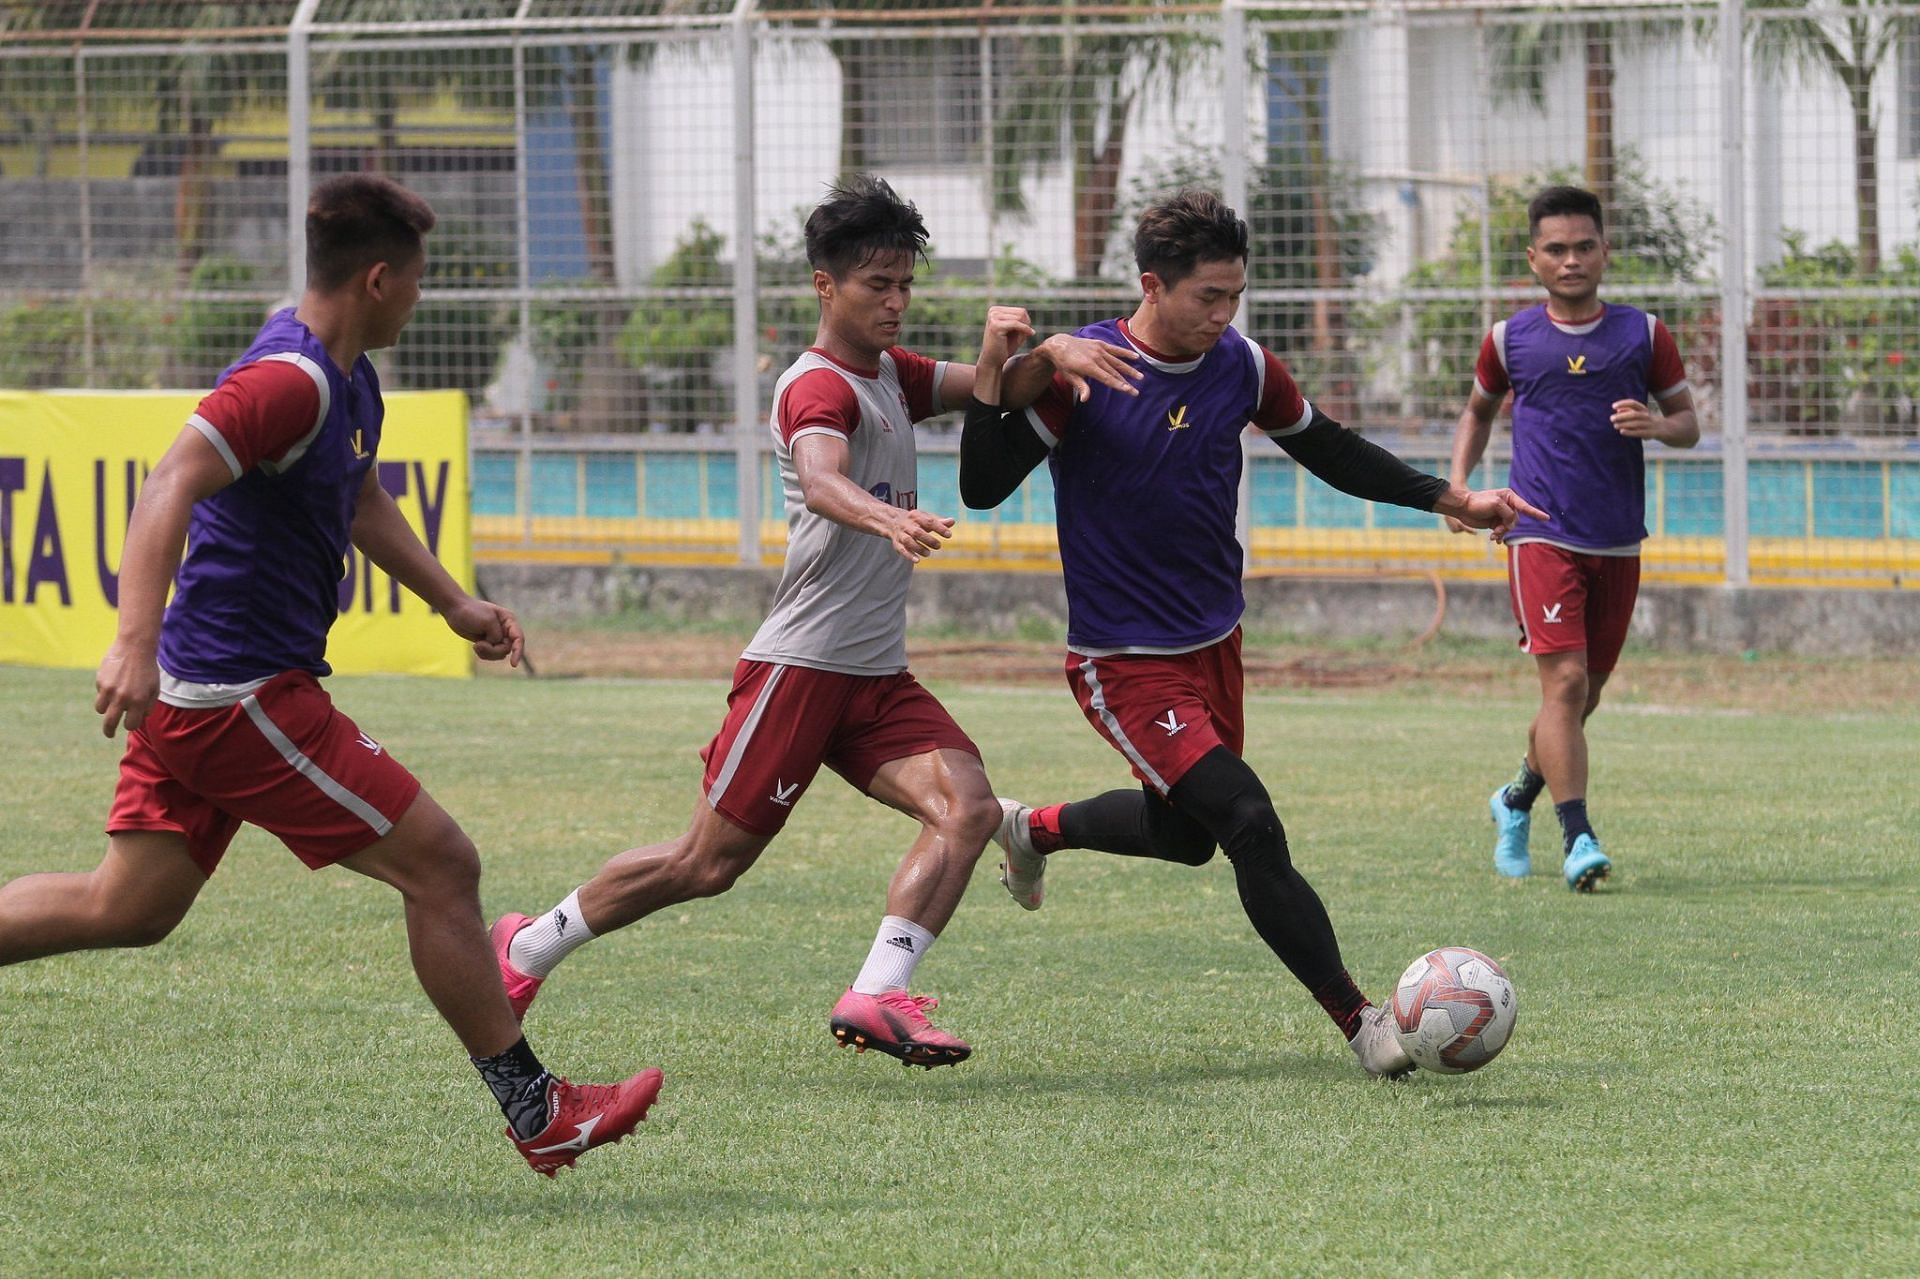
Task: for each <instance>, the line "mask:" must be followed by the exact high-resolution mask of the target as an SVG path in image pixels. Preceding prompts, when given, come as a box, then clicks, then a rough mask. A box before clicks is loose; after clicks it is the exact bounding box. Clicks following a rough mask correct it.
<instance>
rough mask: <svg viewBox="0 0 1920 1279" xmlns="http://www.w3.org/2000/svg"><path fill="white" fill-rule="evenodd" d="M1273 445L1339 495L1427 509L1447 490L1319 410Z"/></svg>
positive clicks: (1436, 478)
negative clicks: (1331, 487)
mask: <svg viewBox="0 0 1920 1279" xmlns="http://www.w3.org/2000/svg"><path fill="white" fill-rule="evenodd" d="M1274 443H1276V444H1278V445H1279V446H1280V447H1281V448H1283V449H1285V450H1286V451H1287V453H1288V455H1289V456H1291V457H1292V458H1293V460H1294V461H1296V462H1298V463H1300V465H1302V466H1304V467H1306V468H1307V469H1308V470H1309V471H1311V472H1313V474H1314V475H1316V476H1318V477H1319V478H1320V479H1322V480H1325V481H1326V482H1327V483H1329V484H1331V485H1333V487H1335V488H1337V489H1339V490H1340V491H1341V492H1342V493H1351V494H1352V495H1353V496H1355V497H1363V498H1366V499H1367V500H1368V501H1370V502H1391V503H1393V504H1394V505H1395V506H1411V507H1413V508H1414V509H1415V510H1417V511H1431V510H1432V509H1433V504H1434V503H1435V502H1437V501H1439V500H1440V497H1441V495H1442V494H1443V493H1445V492H1446V491H1447V482H1446V481H1445V480H1443V479H1441V478H1440V477H1439V476H1437V475H1428V474H1427V473H1426V472H1425V471H1416V470H1414V469H1413V468H1412V467H1411V466H1408V465H1407V464H1406V463H1405V462H1403V461H1401V460H1400V459H1399V458H1398V457H1396V456H1395V455H1394V454H1392V453H1389V452H1387V451H1386V450H1385V449H1383V448H1381V447H1380V446H1379V445H1378V444H1375V443H1374V442H1373V441H1371V440H1369V439H1367V438H1366V437H1365V436H1362V435H1357V434H1355V433H1354V432H1352V431H1349V430H1348V429H1347V428H1346V427H1344V426H1342V425H1340V424H1339V423H1338V422H1336V421H1334V420H1333V419H1332V418H1330V417H1328V416H1327V415H1326V414H1324V413H1322V412H1321V411H1320V410H1319V409H1315V410H1314V411H1313V421H1312V422H1311V423H1309V424H1308V426H1307V429H1306V430H1304V431H1300V432H1298V433H1297V434H1294V435H1283V436H1281V437H1280V438H1279V439H1277V440H1275V441H1274Z"/></svg>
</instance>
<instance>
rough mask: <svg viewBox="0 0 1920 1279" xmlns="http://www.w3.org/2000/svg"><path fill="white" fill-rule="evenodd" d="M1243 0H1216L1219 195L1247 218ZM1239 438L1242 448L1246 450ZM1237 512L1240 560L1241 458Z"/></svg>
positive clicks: (1249, 473)
mask: <svg viewBox="0 0 1920 1279" xmlns="http://www.w3.org/2000/svg"><path fill="white" fill-rule="evenodd" d="M1241 6H1242V0H1221V4H1220V57H1221V59H1222V61H1223V65H1222V66H1221V68H1220V185H1221V187H1222V188H1223V189H1222V190H1221V192H1220V194H1221V196H1222V197H1223V198H1224V199H1225V200H1226V202H1227V203H1228V205H1230V206H1231V207H1232V208H1233V209H1234V210H1235V211H1236V212H1238V213H1239V214H1240V216H1241V217H1243V218H1245V219H1246V220H1247V221H1248V223H1249V224H1251V223H1252V222H1253V208H1252V206H1251V205H1250V204H1248V203H1247V88H1248V85H1247V12H1246V10H1245V9H1244V8H1242V7H1241ZM1252 317H1253V289H1252V287H1251V286H1249V287H1248V289H1247V291H1246V293H1245V294H1243V295H1242V296H1241V299H1240V327H1241V328H1242V329H1243V330H1246V331H1247V332H1248V335H1249V336H1251V337H1253V338H1255V339H1256V340H1257V339H1258V338H1259V337H1260V335H1259V334H1258V333H1254V332H1252ZM1246 443H1247V442H1246V440H1245V439H1244V438H1242V440H1241V442H1240V445H1241V453H1242V454H1243V455H1244V454H1245V453H1246ZM1237 505H1238V508H1239V517H1238V518H1237V519H1236V520H1235V524H1236V525H1237V526H1238V531H1239V534H1240V556H1241V564H1242V565H1243V566H1247V565H1251V564H1252V563H1253V467H1252V465H1251V464H1250V463H1249V462H1247V461H1246V460H1244V456H1243V460H1242V462H1241V465H1240V494H1239V498H1238V502H1237Z"/></svg>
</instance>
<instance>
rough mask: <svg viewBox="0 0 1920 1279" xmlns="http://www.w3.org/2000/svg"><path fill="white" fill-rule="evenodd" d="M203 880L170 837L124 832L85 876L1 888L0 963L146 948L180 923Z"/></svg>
mask: <svg viewBox="0 0 1920 1279" xmlns="http://www.w3.org/2000/svg"><path fill="white" fill-rule="evenodd" d="M206 882H207V877H206V874H205V872H203V871H202V870H201V869H200V867H199V866H198V865H197V864H196V863H195V862H194V860H193V858H192V857H190V856H188V854H187V837H186V836H184V835H180V834H176V833H175V832H173V831H122V832H121V833H119V834H117V835H113V836H111V837H109V838H108V840H107V852H106V856H105V857H103V858H102V859H101V861H100V864H99V865H98V866H96V867H94V869H92V870H90V871H84V872H80V873H77V874H75V873H47V874H38V875H22V876H21V877H20V878H18V879H15V880H12V881H10V882H9V883H7V884H6V885H4V886H0V964H17V963H20V962H21V961H23V960H28V959H39V958H42V957H43V956H46V955H58V954H63V953H65V952H67V951H72V950H97V949H101V948H103V947H111V946H151V945H153V944H154V943H155V942H158V941H160V940H161V939H163V938H165V937H166V936H167V935H168V934H169V933H171V932H172V931H173V930H174V927H175V926H176V925H178V924H179V922H180V921H181V920H182V919H183V918H185V917H186V913H187V910H188V908H190V907H191V906H192V905H193V902H194V898H196V897H198V896H199V894H200V890H201V889H202V888H203V887H205V886H206Z"/></svg>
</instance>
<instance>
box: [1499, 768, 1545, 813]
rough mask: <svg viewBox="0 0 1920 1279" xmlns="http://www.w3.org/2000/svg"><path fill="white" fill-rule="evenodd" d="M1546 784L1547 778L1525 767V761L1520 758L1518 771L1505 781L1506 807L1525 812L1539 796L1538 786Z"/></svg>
mask: <svg viewBox="0 0 1920 1279" xmlns="http://www.w3.org/2000/svg"><path fill="white" fill-rule="evenodd" d="M1546 784H1547V779H1546V778H1544V777H1542V776H1541V775H1540V774H1538V773H1536V772H1534V771H1533V770H1532V769H1531V768H1529V767H1527V761H1526V760H1525V759H1524V758H1523V759H1521V761H1520V771H1519V772H1518V773H1515V774H1514V775H1513V780H1512V781H1510V782H1508V783H1507V798H1506V804H1507V807H1508V808H1511V809H1514V810H1516V811H1518V812H1522V813H1524V812H1527V811H1528V810H1530V809H1531V808H1532V807H1533V801H1534V800H1536V799H1539V798H1540V788H1541V787H1543V786H1545V785H1546Z"/></svg>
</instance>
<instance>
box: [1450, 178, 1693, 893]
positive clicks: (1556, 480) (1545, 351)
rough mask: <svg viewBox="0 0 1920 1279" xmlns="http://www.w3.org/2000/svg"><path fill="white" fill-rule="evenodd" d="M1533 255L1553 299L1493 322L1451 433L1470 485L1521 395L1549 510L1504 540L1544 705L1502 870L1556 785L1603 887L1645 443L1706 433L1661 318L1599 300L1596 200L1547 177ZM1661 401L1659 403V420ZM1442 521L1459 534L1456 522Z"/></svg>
mask: <svg viewBox="0 0 1920 1279" xmlns="http://www.w3.org/2000/svg"><path fill="white" fill-rule="evenodd" d="M1527 229H1528V234H1529V243H1528V245H1527V265H1528V266H1529V267H1531V268H1532V269H1533V274H1534V276H1535V277H1536V278H1537V279H1538V280H1539V281H1540V284H1541V286H1542V287H1543V288H1545V289H1546V291H1547V300H1546V301H1545V302H1544V303H1542V304H1541V305H1539V306H1533V307H1528V308H1527V309H1526V310H1524V311H1522V312H1520V313H1519V314H1518V315H1515V316H1513V317H1512V318H1510V319H1505V320H1502V321H1500V322H1499V323H1498V324H1495V325H1494V326H1493V330H1492V331H1491V332H1490V333H1488V334H1487V335H1486V337H1485V339H1484V340H1482V342H1481V343H1480V359H1479V362H1478V364H1477V365H1476V366H1475V368H1474V385H1473V390H1472V391H1471V392H1470V393H1469V395H1468V397H1467V407H1466V408H1465V409H1463V410H1462V411H1461V413H1460V422H1459V425H1458V426H1456V427H1455V428H1454V433H1453V469H1452V477H1453V481H1454V483H1456V484H1464V483H1465V482H1466V479H1467V477H1468V476H1469V475H1471V474H1472V473H1473V468H1474V467H1475V466H1478V465H1479V463H1480V457H1481V455H1482V454H1483V453H1485V452H1486V448H1487V434H1488V432H1489V431H1490V430H1491V429H1492V427H1493V415H1494V413H1495V412H1497V411H1498V410H1499V408H1500V401H1501V400H1503V399H1504V398H1505V397H1506V395H1507V392H1508V391H1512V392H1513V466H1512V473H1511V475H1510V476H1509V478H1508V483H1510V484H1512V486H1513V488H1514V490H1515V491H1516V492H1518V493H1522V494H1525V495H1526V496H1527V497H1529V498H1531V499H1532V500H1533V501H1536V502H1538V503H1540V505H1541V506H1543V507H1545V508H1546V509H1547V510H1548V511H1549V512H1551V514H1552V522H1551V524H1543V523H1541V522H1540V521H1538V520H1535V519H1531V518H1528V517H1525V516H1523V517H1522V518H1521V519H1520V520H1519V522H1518V523H1516V524H1515V526H1514V528H1513V531H1512V532H1510V533H1509V534H1507V536H1506V538H1505V541H1506V545H1507V583H1508V588H1509V590H1510V592H1511V594H1512V599H1513V616H1514V620H1515V621H1517V622H1518V623H1519V624H1520V648H1521V650H1522V651H1523V652H1526V653H1530V654H1532V655H1533V661H1534V666H1535V667H1536V669H1537V671H1538V673H1539V676H1540V709H1539V711H1537V712H1536V713H1535V715H1534V717H1533V724H1532V725H1531V727H1529V728H1528V730H1527V753H1526V756H1525V757H1524V758H1523V759H1522V760H1521V761H1520V772H1519V774H1518V775H1517V776H1515V777H1514V779H1513V780H1512V781H1511V782H1509V783H1507V784H1506V785H1505V786H1502V787H1500V788H1499V789H1498V790H1496V791H1494V792H1493V796H1492V798H1491V799H1490V800H1489V801H1488V802H1489V806H1490V807H1491V809H1492V812H1493V822H1494V826H1495V827H1496V828H1497V830H1498V834H1497V836H1496V837H1495V840H1494V848H1493V867H1494V869H1495V870H1496V871H1497V872H1499V873H1500V874H1502V875H1511V876H1516V877H1517V876H1523V875H1525V874H1527V872H1528V871H1529V870H1531V869H1532V861H1531V858H1530V856H1529V853H1528V851H1527V836H1528V834H1529V830H1530V826H1531V823H1532V809H1533V802H1534V800H1535V799H1537V798H1538V797H1539V795H1540V788H1541V787H1542V786H1545V787H1546V788H1547V789H1549V790H1551V791H1552V792H1553V799H1554V805H1553V808H1554V812H1555V814H1556V815H1557V816H1558V817H1559V818H1560V832H1561V841H1562V852H1563V854H1564V857H1563V860H1562V863H1561V870H1562V874H1563V875H1564V876H1565V878H1566V881H1567V887H1569V888H1571V889H1573V890H1574V891H1576V892H1592V891H1593V889H1594V888H1595V887H1596V886H1597V885H1598V884H1599V883H1600V881H1601V880H1603V879H1605V878H1606V877H1607V876H1608V875H1609V874H1610V873H1612V870H1613V863H1612V861H1611V860H1610V859H1609V858H1608V857H1607V855H1606V853H1604V852H1602V851H1601V848H1600V840H1599V837H1598V836H1597V835H1595V834H1594V832H1593V823H1592V821H1591V820H1590V819H1589V818H1588V816H1587V732H1586V722H1587V718H1588V717H1589V716H1590V715H1592V714H1593V711H1594V708H1595V707H1596V706H1598V705H1599V704H1600V690H1601V689H1603V688H1605V687H1606V685H1607V677H1608V676H1609V675H1611V674H1612V673H1613V668H1614V666H1615V664H1616V663H1617V662H1618V661H1619V659H1620V649H1621V647H1622V646H1623V645H1624V644H1625V643H1626V639H1627V623H1628V622H1629V621H1630V620H1631V619H1632V617H1633V602H1634V598H1635V596H1636V595H1637V594H1638V593H1639V589H1640V542H1641V540H1642V539H1643V538H1645V537H1646V535H1647V527H1646V506H1647V504H1646V441H1648V440H1658V441H1659V442H1660V443H1662V444H1666V445H1668V446H1670V447H1673V448H1681V449H1687V448H1692V447H1693V446H1694V445H1695V444H1697V443H1699V441H1700V423H1699V421H1698V419H1697V418H1696V417H1695V416H1694V411H1693V393H1692V392H1691V391H1689V390H1688V389H1687V372H1686V369H1685V368H1684V367H1683V366H1682V365H1681V362H1680V350H1679V348H1678V347H1677V346H1675V345H1674V341H1673V335H1672V334H1671V333H1669V332H1668V331H1667V326H1666V325H1664V324H1662V323H1661V322H1660V321H1659V319H1658V318H1657V317H1655V316H1652V315H1648V314H1647V313H1646V312H1645V311H1640V310H1636V309H1635V308H1633V307H1630V306H1625V305H1623V304H1621V303H1618V302H1611V303H1603V302H1601V301H1600V297H1599V293H1600V281H1601V279H1602V278H1603V277H1604V276H1605V275H1606V270H1607V253H1608V245H1607V239H1606V231H1605V228H1604V226H1603V225H1602V223H1601V212H1600V200H1599V197H1597V196H1595V195H1594V194H1593V193H1592V192H1590V191H1582V190H1580V189H1579V188H1577V187H1549V188H1547V189H1546V190H1545V191H1542V192H1541V193H1540V194H1539V195H1537V196H1535V197H1534V198H1533V200H1532V202H1531V203H1530V204H1528V206H1527ZM1649 399H1651V400H1653V401H1654V402H1657V403H1658V404H1659V405H1660V415H1659V416H1655V414H1654V413H1653V411H1652V410H1651V409H1650V408H1649V407H1648V400H1649ZM1447 526H1448V527H1449V528H1451V529H1453V530H1454V531H1455V532H1464V531H1465V526H1464V525H1462V524H1460V523H1459V521H1457V520H1449V521H1448V522H1447Z"/></svg>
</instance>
